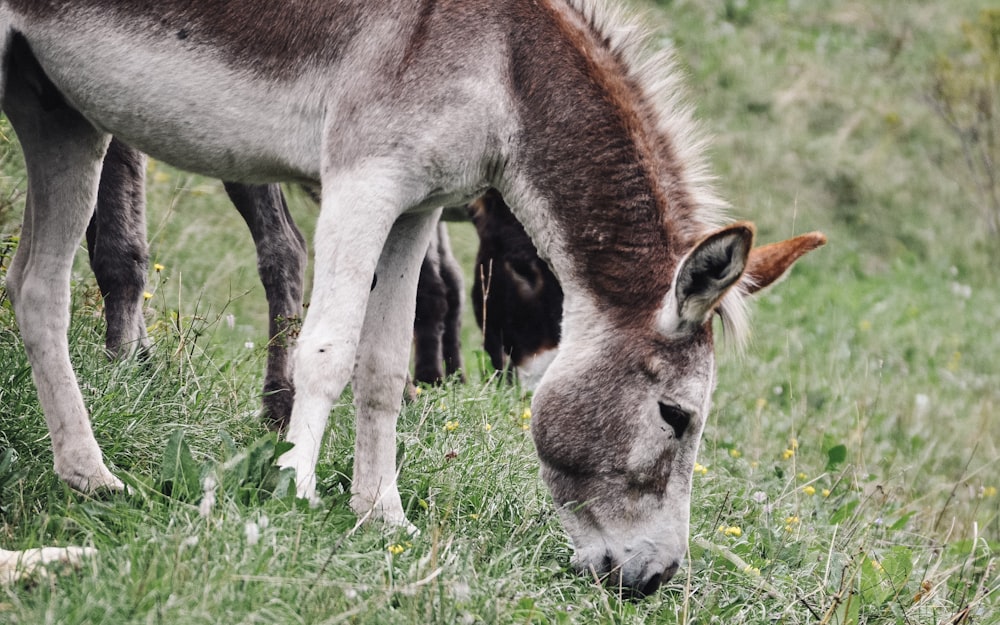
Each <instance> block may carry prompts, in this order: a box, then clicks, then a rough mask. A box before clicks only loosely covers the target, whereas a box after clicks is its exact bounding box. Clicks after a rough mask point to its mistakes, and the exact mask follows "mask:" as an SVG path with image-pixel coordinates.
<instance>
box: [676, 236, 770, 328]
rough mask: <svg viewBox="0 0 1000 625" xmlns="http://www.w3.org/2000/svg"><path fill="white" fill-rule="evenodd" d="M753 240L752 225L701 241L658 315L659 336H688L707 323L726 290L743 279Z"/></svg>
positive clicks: (680, 270) (679, 270)
mask: <svg viewBox="0 0 1000 625" xmlns="http://www.w3.org/2000/svg"><path fill="white" fill-rule="evenodd" d="M753 237H754V227H753V224H751V223H746V222H743V223H737V224H733V225H731V226H727V227H726V228H723V229H722V230H718V231H716V232H714V233H712V234H710V235H708V236H707V237H705V238H704V239H702V241H701V242H700V243H698V244H697V245H696V246H695V247H694V249H693V250H691V252H690V253H689V254H688V255H687V256H685V257H684V259H683V260H682V261H681V263H680V266H679V267H678V268H677V275H676V276H675V277H674V285H673V288H672V289H670V292H669V293H668V294H667V297H666V300H665V301H664V303H663V308H662V309H661V311H660V318H659V320H658V325H659V328H660V331H661V332H663V333H664V334H668V335H669V334H677V333H684V332H689V331H692V330H694V329H695V328H697V327H700V326H702V325H704V324H705V322H706V321H708V318H709V317H710V316H711V315H712V312H713V311H714V310H715V308H716V306H718V305H719V302H720V301H722V298H723V297H725V295H726V293H727V292H728V291H729V289H731V288H732V287H733V286H734V285H736V284H737V283H738V282H739V280H740V278H742V277H743V272H744V270H745V269H746V266H747V262H748V260H749V257H750V250H751V249H752V248H753Z"/></svg>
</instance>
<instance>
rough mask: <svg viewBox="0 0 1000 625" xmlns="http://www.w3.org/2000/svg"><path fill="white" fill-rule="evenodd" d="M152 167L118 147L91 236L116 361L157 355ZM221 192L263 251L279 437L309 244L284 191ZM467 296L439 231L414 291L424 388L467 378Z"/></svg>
mask: <svg viewBox="0 0 1000 625" xmlns="http://www.w3.org/2000/svg"><path fill="white" fill-rule="evenodd" d="M146 161H147V159H146V155H145V154H143V153H142V152H139V151H138V150H135V149H132V148H130V147H129V146H127V145H125V144H124V143H122V142H121V141H118V140H117V139H112V141H111V144H110V146H109V147H108V152H107V154H106V155H105V158H104V166H103V169H102V172H101V182H100V187H99V190H98V194H97V205H96V209H95V211H94V216H93V218H92V219H91V221H90V224H89V225H88V227H87V251H88V254H89V256H90V264H91V267H92V268H93V270H94V275H95V276H96V277H97V283H98V286H99V287H100V290H101V295H102V297H103V298H104V305H105V318H106V320H107V331H106V339H105V347H106V349H107V351H108V354H110V355H111V356H118V357H120V356H123V355H125V354H128V353H130V352H132V351H135V350H139V351H144V350H147V349H149V347H150V344H149V338H148V337H147V334H146V324H145V320H144V318H143V314H142V308H143V291H144V289H145V284H146V274H147V271H148V266H149V246H148V245H147V242H146V194H145V170H146ZM224 187H225V190H226V193H227V194H228V195H229V198H230V200H231V201H232V203H233V206H235V207H236V210H237V211H238V212H239V214H240V215H241V216H242V217H243V219H244V221H246V224H247V227H248V228H249V230H250V234H251V236H252V238H253V241H254V245H255V247H256V251H257V270H258V274H259V275H260V280H261V284H262V285H263V286H264V295H265V297H266V299H267V303H268V319H269V323H268V348H267V365H266V369H265V374H264V392H263V417H264V419H265V421H267V422H268V424H269V425H270V426H271V427H272V428H275V429H279V430H280V429H283V428H284V427H285V426H287V425H288V420H289V418H290V417H291V414H292V399H293V397H294V387H293V385H292V380H291V371H290V369H289V347H290V343H291V338H292V337H291V334H293V333H294V332H295V331H296V328H295V326H296V325H297V324H298V323H299V322H300V319H301V315H302V296H303V290H304V287H303V284H304V280H305V267H306V263H307V252H306V243H305V239H303V237H302V234H301V233H300V232H299V229H298V228H297V227H296V225H295V222H294V221H293V219H292V216H291V214H290V213H289V211H288V205H287V204H286V202H285V197H284V194H283V193H282V192H281V188H280V187H279V186H278V185H276V184H270V185H248V184H240V183H235V182H226V183H224ZM461 292H462V276H461V270H460V268H459V267H458V266H457V261H455V259H454V256H453V255H452V253H451V248H450V245H449V242H448V238H447V231H446V230H445V228H444V225H443V224H441V225H439V227H438V231H437V232H436V233H435V236H434V237H433V238H432V241H431V245H430V247H429V248H428V251H427V254H426V256H425V257H424V261H423V263H422V265H421V268H420V277H419V283H418V286H417V315H416V319H415V321H414V335H415V340H416V349H415V371H414V377H415V380H416V381H417V382H422V383H427V384H434V383H438V382H440V381H442V380H443V379H444V378H445V377H446V376H450V375H454V374H459V375H461V369H462V357H461V350H460V344H459V333H460V329H461V328H460V316H461Z"/></svg>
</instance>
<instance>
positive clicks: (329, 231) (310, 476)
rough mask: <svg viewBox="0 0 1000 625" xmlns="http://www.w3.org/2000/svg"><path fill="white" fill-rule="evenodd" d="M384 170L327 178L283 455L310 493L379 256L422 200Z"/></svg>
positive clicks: (302, 490)
mask: <svg viewBox="0 0 1000 625" xmlns="http://www.w3.org/2000/svg"><path fill="white" fill-rule="evenodd" d="M381 173H382V172H376V173H374V174H373V173H372V172H369V171H351V172H349V173H345V174H344V175H342V176H336V177H335V178H334V179H329V180H327V179H324V180H323V185H322V189H323V198H322V206H321V209H320V216H319V219H318V220H317V222H316V234H315V242H314V249H315V267H316V269H315V273H314V278H313V288H312V298H311V301H310V304H309V312H308V314H307V315H306V316H305V320H304V322H303V324H302V332H301V334H300V335H299V339H298V341H297V343H296V346H295V352H294V354H293V356H292V363H293V374H292V380H293V382H294V384H295V403H294V406H293V407H292V418H291V421H290V422H289V425H288V436H287V440H288V441H289V442H290V443H292V444H293V445H294V447H293V448H292V449H291V450H289V451H288V452H286V453H284V454H283V455H282V456H281V457H280V458H279V459H278V464H279V465H280V466H282V467H292V468H294V469H295V480H296V492H297V494H298V496H299V497H302V498H306V499H309V500H315V499H316V463H317V461H318V460H319V451H320V446H321V444H322V441H323V435H324V432H325V430H326V423H327V420H328V418H329V415H330V409H331V408H332V406H333V402H334V401H336V400H337V399H338V398H339V397H340V394H341V392H342V391H343V390H344V387H345V386H347V383H348V381H349V380H350V378H351V374H352V373H353V371H354V359H355V355H356V353H357V348H358V341H359V340H360V336H361V328H362V325H363V323H364V319H365V307H366V306H367V304H368V297H369V292H370V290H371V286H372V282H373V277H374V276H375V269H376V265H377V263H378V259H379V256H380V255H381V253H382V248H383V246H384V245H385V242H386V239H387V238H388V236H389V231H390V230H391V228H392V225H393V222H395V220H396V217H398V216H399V215H400V214H401V213H402V212H403V210H404V207H407V206H412V205H413V204H415V203H416V202H417V201H418V198H406V197H393V196H391V195H390V193H389V192H390V191H391V189H392V188H393V180H394V177H393V176H385V175H379V174H381ZM380 184H381V185H382V188H380V186H379V185H380ZM373 189H379V193H378V194H377V195H378V197H373V195H375V193H373V191H372V190H373ZM424 245H426V240H425V241H424ZM422 251H423V250H421V252H422ZM411 323H412V319H411ZM411 327H412V326H411Z"/></svg>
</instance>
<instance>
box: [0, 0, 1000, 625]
mask: <svg viewBox="0 0 1000 625" xmlns="http://www.w3.org/2000/svg"><path fill="white" fill-rule="evenodd" d="M980 6H981V3H977V2H973V1H970V0H956V1H954V2H949V3H934V2H903V1H902V0H885V1H884V2H880V3H862V2H833V1H832V0H828V1H819V2H795V1H793V0H789V1H787V2H786V1H776V0H727V1H720V2H710V3H704V2H694V1H682V0H674V1H673V2H661V3H660V4H659V5H651V4H642V7H643V8H645V9H648V10H649V17H648V19H649V21H650V22H652V23H654V24H655V26H656V28H657V29H658V32H660V33H662V37H663V39H664V40H667V39H670V40H673V41H674V42H675V44H676V46H677V48H678V51H679V56H680V60H681V61H682V63H683V64H684V65H685V67H686V68H687V70H688V73H689V74H690V79H689V81H688V83H689V85H690V86H691V88H692V91H693V100H694V101H695V103H696V104H697V106H698V110H699V113H700V117H701V118H702V119H703V120H704V121H705V125H706V126H707V127H708V129H709V130H710V131H711V132H712V133H714V134H715V141H714V149H713V154H712V156H713V160H714V165H715V168H716V170H717V172H718V173H719V174H720V186H721V187H722V191H723V193H724V195H726V196H727V197H729V198H731V200H732V201H733V204H734V207H735V208H734V215H735V216H736V217H739V218H750V219H753V220H754V221H756V222H757V223H758V225H759V229H760V237H761V239H762V240H764V241H772V240H775V239H777V238H780V237H784V236H788V235H789V234H792V233H795V232H800V231H803V230H807V229H808V230H812V229H820V230H823V231H824V232H826V233H827V234H828V235H829V237H830V244H829V245H828V246H827V247H826V248H824V249H823V250H822V251H820V252H817V253H815V254H813V255H811V256H810V257H808V258H806V259H804V260H803V261H802V262H801V263H800V265H799V266H797V268H796V269H795V271H794V272H793V275H792V276H791V277H790V278H789V279H787V280H785V281H784V282H783V283H782V284H780V285H778V286H776V287H775V288H774V289H772V290H771V291H770V292H768V293H766V294H764V295H762V296H761V297H759V298H758V300H757V302H756V303H755V304H754V311H755V314H754V317H755V324H754V325H755V332H754V341H753V343H752V344H751V346H750V347H749V349H748V350H747V351H746V352H745V353H744V354H733V353H730V352H727V351H725V350H721V351H720V363H719V369H720V370H719V373H720V379H719V385H718V390H717V392H716V394H715V409H714V411H713V413H712V416H711V419H710V422H709V424H708V426H707V428H706V432H705V437H704V441H703V446H702V450H701V453H700V456H699V465H700V469H699V471H698V472H697V473H696V475H695V488H694V495H693V497H694V499H693V502H692V528H691V542H690V557H689V559H688V562H687V563H686V564H685V566H684V567H683V568H682V570H681V571H680V573H679V574H678V575H677V577H676V578H675V579H674V580H673V581H671V582H670V583H669V584H668V585H667V586H666V587H665V588H664V589H662V590H661V591H660V592H659V593H657V594H656V595H655V596H654V597H651V598H649V599H647V600H645V601H642V602H622V601H620V600H619V599H618V598H617V596H616V595H615V594H614V593H612V592H609V591H607V590H606V589H604V588H602V587H601V586H599V585H595V584H594V583H593V582H592V580H588V579H586V578H584V577H580V576H576V575H574V574H572V573H570V572H569V571H568V560H569V556H570V553H571V551H570V547H569V545H568V544H567V539H566V536H565V534H564V532H563V530H562V529H561V527H560V525H559V522H558V520H557V519H556V517H555V514H554V511H553V509H552V504H551V500H550V499H549V497H548V494H547V492H546V491H545V489H544V486H543V485H542V484H541V482H540V481H539V478H538V475H537V462H536V460H535V458H534V455H533V450H532V445H531V441H530V419H524V418H523V417H524V409H525V407H526V406H527V400H526V399H525V398H522V397H521V396H520V395H519V394H518V393H517V392H516V390H514V389H510V388H505V387H502V386H501V387H498V386H496V385H494V384H493V383H491V382H490V381H489V379H488V371H482V369H483V367H482V366H481V365H480V364H479V363H481V362H482V358H481V354H480V353H478V352H476V351H474V346H475V345H477V341H478V339H477V337H476V332H475V331H474V329H473V327H472V326H473V324H472V323H471V321H468V320H467V323H466V345H467V346H468V349H469V351H468V360H469V372H470V378H471V379H472V381H471V382H470V383H469V384H468V385H447V386H444V387H442V388H439V389H425V390H424V392H423V393H422V394H421V396H420V398H419V400H418V401H417V402H415V403H412V404H408V405H407V406H406V407H405V408H404V411H403V414H402V417H401V421H400V428H399V430H400V458H401V464H402V473H401V476H400V486H401V490H402V493H403V497H404V502H405V503H406V505H407V506H408V510H409V514H410V517H411V520H413V521H414V523H415V524H416V525H417V526H418V527H420V528H421V530H422V533H421V534H420V535H419V536H418V537H408V536H406V535H401V534H399V533H396V532H393V531H387V530H386V529H385V528H382V527H378V526H367V525H366V526H361V527H356V525H355V524H356V519H355V518H354V516H353V515H352V514H351V513H350V512H349V508H348V505H347V499H348V495H347V491H348V489H349V475H350V471H351V462H352V454H353V436H352V426H351V423H352V413H353V411H352V409H351V407H350V397H349V396H348V395H345V397H344V398H343V401H342V402H341V404H339V405H338V406H337V408H336V409H335V413H334V414H333V415H332V418H331V424H332V427H331V433H330V437H329V440H328V443H327V445H326V446H325V448H324V452H323V456H322V458H321V464H320V476H321V488H322V489H323V491H324V493H325V494H324V500H323V506H321V507H320V508H317V509H310V508H308V507H306V506H304V505H302V504H300V503H297V502H295V501H292V500H290V499H289V498H288V497H287V496H283V494H282V492H281V489H280V483H278V482H276V481H275V476H274V475H273V474H270V473H268V472H267V471H266V465H267V460H268V455H267V454H268V453H273V447H269V445H271V443H272V441H271V440H270V439H269V438H268V435H267V434H266V432H265V431H264V430H263V429H262V427H261V426H260V424H259V423H257V421H256V420H255V418H254V416H255V415H256V412H257V409H258V393H259V390H258V387H259V384H260V379H261V371H262V369H263V357H264V353H263V349H262V346H263V344H264V332H265V323H264V314H265V313H264V311H265V308H264V306H263V303H262V297H263V296H262V289H261V288H260V287H259V286H258V285H257V282H256V275H255V264H254V259H253V250H252V245H251V244H250V241H249V237H247V236H246V234H245V230H244V226H243V224H242V222H241V221H240V218H239V216H238V215H236V213H235V211H233V210H231V209H230V208H228V207H227V206H226V202H225V199H224V195H223V194H222V193H221V187H220V186H219V185H218V184H217V183H215V182H211V181H206V180H204V179H202V178H199V177H197V176H191V175H188V174H183V173H178V172H175V171H174V170H171V169H169V168H167V167H166V166H163V165H161V164H155V165H154V166H153V168H152V169H151V175H150V196H149V197H150V233H151V241H152V246H153V256H154V260H155V261H158V262H160V263H162V264H163V265H165V269H164V270H163V272H161V273H160V274H155V273H154V274H153V275H151V284H152V285H153V286H154V287H155V288H154V289H151V290H154V291H155V296H154V297H153V298H152V299H151V300H150V301H149V314H150V318H149V323H150V326H151V327H152V328H154V330H155V331H154V336H155V337H156V339H157V341H158V347H157V350H156V352H155V354H154V355H153V357H152V358H151V360H149V361H148V362H141V363H140V362H126V363H108V362H106V361H105V360H104V357H103V353H102V349H101V345H102V336H101V333H102V331H103V330H102V327H101V322H100V313H101V309H100V302H99V300H98V298H97V297H96V296H95V287H94V286H93V279H92V278H91V277H90V276H89V273H88V272H87V270H86V266H85V263H83V262H81V264H80V265H79V269H78V272H77V279H76V282H77V283H76V285H75V287H74V293H75V297H76V302H75V306H74V311H75V315H74V322H73V328H72V334H73V336H72V339H73V340H72V341H71V345H72V346H73V350H74V352H73V358H74V362H75V364H76V366H77V371H78V372H79V374H80V376H81V384H82V386H83V388H84V393H85V397H86V400H87V402H88V405H89V406H90V408H91V411H92V416H93V420H94V424H95V429H96V430H97V436H98V439H99V440H100V441H101V443H102V445H103V446H104V450H105V453H106V455H107V457H108V458H109V459H110V461H111V462H112V463H113V464H114V465H115V467H116V468H117V469H118V471H119V473H120V474H121V475H123V476H124V477H125V479H127V480H128V481H130V482H131V483H132V484H133V487H134V490H135V494H133V495H131V496H128V497H113V498H107V499H93V498H88V497H84V496H81V495H79V494H77V493H73V492H72V491H70V490H69V489H67V488H66V487H65V486H64V485H63V484H61V483H60V482H59V481H58V480H57V479H56V478H55V476H54V475H53V473H52V470H51V452H50V450H49V448H48V441H47V439H46V434H45V429H44V424H43V421H42V418H41V414H40V412H39V409H38V406H37V402H36V400H35V395H34V389H33V386H32V383H31V377H30V372H29V370H28V367H27V364H26V361H25V357H24V354H23V347H22V346H21V344H20V341H19V339H18V338H17V334H16V329H15V327H16V326H15V324H14V321H13V318H12V315H11V314H10V311H9V306H8V305H6V304H5V305H4V307H2V308H0V411H2V413H0V424H2V427H0V544H2V545H3V546H4V547H6V548H27V547H32V546H38V545H41V544H93V545H94V546H96V547H98V548H99V550H100V555H99V556H98V557H97V558H95V559H93V560H91V561H88V562H87V563H86V565H85V566H84V568H83V569H82V570H80V571H77V572H70V571H67V572H65V574H62V575H59V576H53V577H49V576H39V577H36V578H35V579H33V580H30V581H28V582H25V583H22V584H19V585H15V586H13V587H10V588H5V589H0V622H4V623H7V622H9V623H17V624H21V623H24V624H28V623H31V624H34V623H116V624H117V623H156V622H165V623H184V624H186V623H220V622H226V623H257V622H268V623H271V622H279V623H338V622H355V623H369V622H370V623H435V622H442V623H475V622H485V623H494V622H496V623H592V622H611V623H726V624H730V623H755V624H756V623H771V622H781V623H829V624H838V625H842V624H847V623H902V624H917V623H919V624H923V623H956V624H957V623H1000V601H998V598H997V595H998V592H1000V591H998V588H1000V575H998V571H997V565H998V561H997V555H996V553H997V550H998V548H1000V496H998V495H997V488H998V487H1000V466H998V464H1000V460H998V458H1000V450H998V447H1000V440H998V435H1000V432H998V430H997V427H996V413H997V406H998V405H1000V394H998V391H997V389H998V388H1000V373H998V371H1000V361H998V357H997V354H998V353H1000V337H998V335H997V333H996V332H995V328H996V327H997V325H998V321H1000V319H998V314H1000V313H998V312H997V311H998V310H1000V292H998V291H997V289H996V287H995V285H996V275H997V274H996V270H995V269H994V268H993V267H992V266H991V263H990V259H991V258H992V257H993V256H992V254H991V251H990V250H991V249H992V247H993V246H995V245H996V242H995V241H992V240H990V239H989V238H988V236H987V235H986V233H985V232H984V230H985V229H984V228H982V227H981V226H980V224H979V223H978V222H977V221H976V220H977V218H978V217H977V216H978V214H979V213H978V211H977V210H976V208H975V206H974V204H973V200H972V194H971V193H970V192H969V188H968V186H967V184H966V182H965V179H964V175H963V172H962V170H961V154H960V146H959V145H958V144H957V142H956V141H955V140H954V139H953V138H952V137H950V135H949V133H948V130H947V128H946V127H945V126H944V125H943V124H942V123H941V122H940V120H938V119H937V118H936V117H935V116H934V113H933V110H932V109H931V107H930V106H929V105H928V103H927V101H926V95H927V90H928V89H929V85H930V74H929V72H930V68H931V66H932V64H933V61H934V60H935V59H936V58H937V56H938V55H941V54H949V53H951V52H952V50H953V46H955V45H956V42H958V41H960V40H961V23H962V21H963V20H972V19H975V16H976V15H977V12H978V9H979V8H980ZM7 134H8V135H9V133H7ZM6 150H7V153H6V154H5V155H4V158H3V159H2V161H0V168H2V170H3V172H4V175H5V176H6V178H5V181H4V184H3V191H2V192H0V198H10V201H9V202H7V203H4V202H3V201H0V216H2V215H6V216H8V219H7V220H8V221H10V219H11V218H12V217H16V214H14V215H12V213H15V212H16V210H17V208H16V207H17V206H18V202H19V201H23V197H21V195H20V194H19V192H18V190H19V189H21V188H23V182H22V178H23V173H21V171H20V169H19V164H18V154H17V150H16V146H15V145H14V144H7V145H6ZM291 207H292V210H293V213H294V214H295V216H296V218H297V219H298V220H299V223H300V224H301V225H303V226H304V227H305V229H306V230H307V231H308V230H309V228H310V223H311V221H312V219H313V218H314V216H315V215H314V213H315V209H313V208H312V207H311V206H310V205H309V204H308V203H307V202H306V201H304V200H303V199H302V198H299V197H297V196H293V198H292V201H291ZM5 211H6V212H5ZM455 226H456V228H455V229H454V230H453V239H454V240H455V243H456V246H457V247H458V248H459V252H460V257H461V258H462V259H463V264H464V265H465V266H466V267H467V268H468V267H471V261H470V257H471V253H472V251H473V250H474V240H473V235H472V234H471V231H470V229H469V228H468V226H466V225H464V224H456V225H455ZM7 231H11V230H10V229H7ZM0 249H2V248H0ZM227 315H232V327H230V324H229V322H228V318H227ZM249 343H252V346H248V344H249ZM487 426H489V427H487ZM525 426H527V427H528V428H529V430H526V429H524V427H525ZM178 432H181V433H183V441H184V443H185V445H186V446H187V447H188V448H189V449H190V456H189V459H188V460H186V461H185V462H183V463H181V465H183V466H185V467H187V468H186V469H185V470H184V471H181V474H178V473H177V472H176V470H175V468H176V464H175V465H171V463H169V462H165V456H167V451H168V447H170V449H174V450H176V449H177V448H178V447H179V445H178V444H177V442H176V441H177V440H178V439H177V436H178V434H177V433H178ZM171 442H173V444H171ZM3 449H12V450H14V453H15V454H16V455H12V456H10V457H8V460H7V462H4V460H3V458H4V455H3V451H2V450H3ZM254 450H255V451H254ZM269 450H270V451H269ZM250 451H254V454H256V455H255V456H253V460H252V461H251V459H250V456H251V454H250ZM244 459H245V460H244ZM227 463H228V464H227ZM171 467H174V469H172V468H171ZM253 467H256V468H255V469H253V470H251V468H253ZM212 471H215V472H216V475H217V476H219V477H220V486H219V488H218V492H217V494H216V501H215V504H214V506H212V507H211V509H210V510H207V511H206V512H205V513H204V514H203V511H202V510H201V509H200V502H199V501H198V497H197V496H193V497H192V496H191V495H190V494H185V493H184V492H183V490H181V489H177V488H171V489H170V493H171V495H170V496H167V495H165V494H164V492H165V491H167V490H168V489H167V487H166V482H168V481H170V480H174V481H176V480H178V479H189V478H190V479H194V480H199V479H200V478H201V477H202V476H203V473H208V472H212Z"/></svg>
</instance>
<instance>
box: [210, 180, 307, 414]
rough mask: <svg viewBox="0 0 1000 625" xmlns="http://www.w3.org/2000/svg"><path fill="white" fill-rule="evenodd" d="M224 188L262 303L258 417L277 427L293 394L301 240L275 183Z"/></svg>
mask: <svg viewBox="0 0 1000 625" xmlns="http://www.w3.org/2000/svg"><path fill="white" fill-rule="evenodd" d="M225 187H226V193H228V194H229V199H230V200H232V202H233V205H234V206H236V210H238V211H239V213H240V215H242V216H243V219H244V220H245V221H246V222H247V226H248V227H249V228H250V234H251V235H252V236H253V241H254V245H255V246H256V247H257V272H258V273H259V274H260V281H261V283H262V284H263V285H264V295H265V297H266V298H267V306H268V343H267V367H266V371H265V373H264V397H263V404H264V409H263V417H264V420H265V421H266V422H267V424H268V425H269V426H270V427H271V428H272V429H275V430H283V429H285V428H286V427H287V426H288V421H289V419H290V418H291V415H292V400H293V398H294V397H295V387H294V385H293V384H292V379H291V370H290V369H291V367H290V366H289V352H290V348H291V345H292V343H294V339H295V335H296V333H297V332H298V329H299V328H298V326H299V324H300V323H301V316H302V292H303V282H304V281H305V269H306V260H307V254H306V242H305V239H303V238H302V233H300V232H299V229H298V228H297V227H296V226H295V222H294V221H293V220H292V215H291V213H289V212H288V205H287V204H286V203H285V196H284V194H282V192H281V187H280V186H279V185H276V184H271V185H246V184H237V183H231V182H227V183H225Z"/></svg>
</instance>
